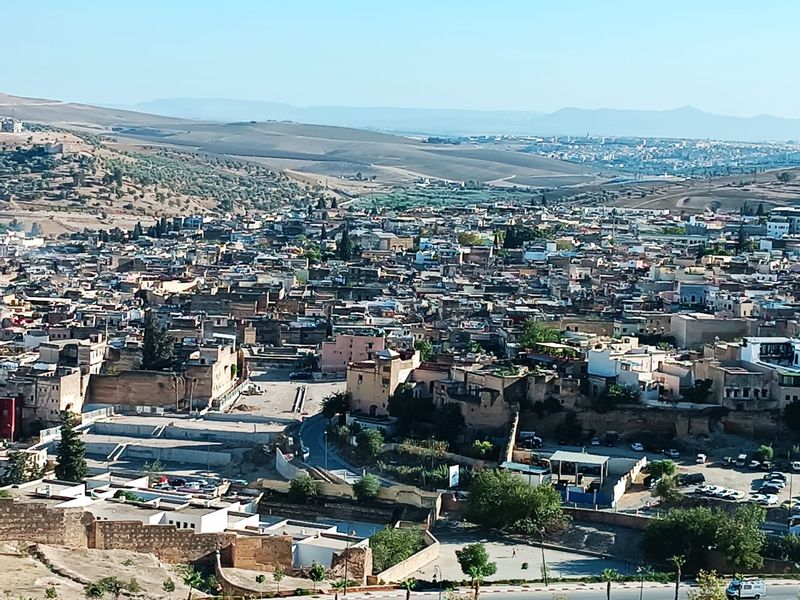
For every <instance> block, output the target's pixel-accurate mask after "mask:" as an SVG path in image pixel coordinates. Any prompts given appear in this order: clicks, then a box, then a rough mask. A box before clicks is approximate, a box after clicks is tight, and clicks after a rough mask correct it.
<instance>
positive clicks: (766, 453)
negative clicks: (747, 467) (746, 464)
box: [756, 445, 775, 460]
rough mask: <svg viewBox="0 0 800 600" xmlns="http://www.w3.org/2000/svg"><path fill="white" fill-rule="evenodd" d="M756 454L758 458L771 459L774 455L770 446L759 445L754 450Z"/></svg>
mask: <svg viewBox="0 0 800 600" xmlns="http://www.w3.org/2000/svg"><path fill="white" fill-rule="evenodd" d="M756 456H758V458H759V460H772V457H773V456H775V450H773V449H772V446H767V445H761V446H759V447H758V450H756Z"/></svg>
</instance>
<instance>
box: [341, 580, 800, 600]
mask: <svg viewBox="0 0 800 600" xmlns="http://www.w3.org/2000/svg"><path fill="white" fill-rule="evenodd" d="M690 587H691V586H689V585H682V586H681V589H680V598H683V599H685V598H687V597H688V596H687V592H688V590H689V589H690ZM767 588H768V589H767V592H768V593H767V596H768V598H769V600H797V592H798V583H797V582H796V581H795V582H783V581H781V582H768V583H767ZM640 593H641V597H642V598H643V599H646V600H674V598H675V587H674V586H672V585H664V584H657V583H647V582H645V584H644V586H643V588H642V589H641V590H640V586H639V584H638V583H635V582H628V583H616V584H612V586H611V600H639V594H640ZM438 596H439V592H438V591H436V590H426V591H420V592H412V593H411V600H414V598H425V599H430V598H437V597H438ZM448 596H449V593H448V592H443V593H442V599H443V600H446V599H447V598H448ZM458 596H460V597H467V598H471V593H470V591H469V590H467V589H461V590H459V591H458ZM481 596H482V597H489V598H497V597H502V598H510V599H511V600H553V598H554V597H562V598H568V599H570V600H572V599H573V598H574V599H579V600H594V599H595V598H596V599H598V600H605V597H606V588H605V585H604V584H584V585H580V584H577V585H576V584H561V583H556V584H553V585H551V586H550V587H548V588H545V587H544V586H542V585H541V584H536V585H531V586H530V587H529V588H525V587H521V586H484V587H482V588H481ZM340 597H341V594H340ZM347 598H350V599H352V600H362V599H367V598H372V599H381V600H383V599H386V600H405V598H406V593H405V591H403V590H392V591H387V592H370V593H368V594H366V593H363V592H356V593H349V594H347Z"/></svg>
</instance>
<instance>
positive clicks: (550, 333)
mask: <svg viewBox="0 0 800 600" xmlns="http://www.w3.org/2000/svg"><path fill="white" fill-rule="evenodd" d="M560 341H561V332H560V331H559V330H558V329H555V328H553V327H548V326H547V325H544V324H542V323H541V322H539V321H536V320H534V319H528V320H527V321H525V325H524V326H523V329H522V336H520V340H519V342H520V344H521V345H522V347H523V348H528V349H530V348H535V347H536V345H537V344H541V343H545V342H548V343H553V342H555V343H558V342H560Z"/></svg>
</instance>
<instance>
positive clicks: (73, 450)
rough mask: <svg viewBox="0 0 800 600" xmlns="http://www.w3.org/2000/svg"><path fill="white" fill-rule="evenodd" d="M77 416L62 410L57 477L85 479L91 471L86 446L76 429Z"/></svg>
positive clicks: (72, 479) (70, 479) (61, 478)
mask: <svg viewBox="0 0 800 600" xmlns="http://www.w3.org/2000/svg"><path fill="white" fill-rule="evenodd" d="M75 421H76V416H75V415H73V414H72V413H71V412H69V411H66V410H64V411H61V442H60V443H59V444H58V454H57V459H56V460H57V463H56V469H55V474H56V479H60V480H61V481H83V480H84V479H86V476H87V474H88V472H89V470H88V468H87V466H86V446H85V444H84V443H83V440H82V439H81V437H80V434H79V433H78V431H77V430H76V429H75Z"/></svg>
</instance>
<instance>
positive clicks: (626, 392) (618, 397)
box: [603, 383, 641, 405]
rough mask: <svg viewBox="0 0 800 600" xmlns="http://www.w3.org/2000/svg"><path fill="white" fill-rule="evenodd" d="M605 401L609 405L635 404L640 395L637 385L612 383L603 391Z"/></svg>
mask: <svg viewBox="0 0 800 600" xmlns="http://www.w3.org/2000/svg"><path fill="white" fill-rule="evenodd" d="M603 395H604V396H605V401H606V402H607V403H609V404H611V405H617V404H637V403H638V402H639V398H640V395H641V391H640V390H639V387H638V386H635V385H624V384H618V383H612V384H611V385H609V386H606V389H605V391H604V392H603Z"/></svg>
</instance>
